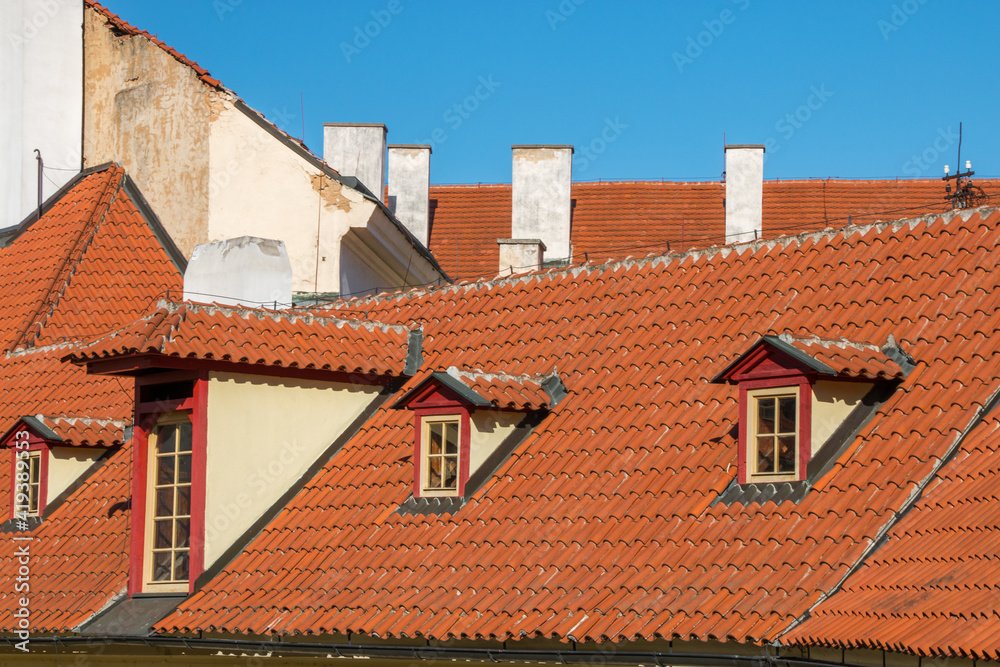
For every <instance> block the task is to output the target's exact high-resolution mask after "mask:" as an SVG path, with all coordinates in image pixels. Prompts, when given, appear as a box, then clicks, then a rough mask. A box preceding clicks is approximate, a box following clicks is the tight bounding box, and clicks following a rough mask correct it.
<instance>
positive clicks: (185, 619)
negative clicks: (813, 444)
mask: <svg viewBox="0 0 1000 667" xmlns="http://www.w3.org/2000/svg"><path fill="white" fill-rule="evenodd" d="M998 246H1000V211H987V212H986V213H984V214H980V213H972V214H963V215H954V216H951V215H949V216H946V217H944V218H933V217H931V218H928V219H924V220H918V221H914V222H911V223H906V224H899V225H895V224H887V225H876V226H867V227H852V228H849V229H847V230H844V231H841V232H828V233H813V234H804V235H801V236H797V237H792V238H787V239H783V240H779V241H770V242H758V243H754V244H747V245H742V246H735V247H727V248H724V249H719V250H707V251H699V252H693V253H675V254H672V255H667V256H664V257H659V258H652V259H646V260H640V261H630V262H621V263H617V264H610V265H607V266H601V267H595V266H584V267H572V268H569V269H565V270H559V271H551V272H544V273H539V274H531V275H527V276H522V277H517V278H511V279H506V280H498V281H493V282H479V283H472V284H468V285H461V286H453V287H447V288H441V289H436V290H428V291H419V290H418V291H411V292H407V293H403V294H398V295H391V296H383V297H378V298H371V299H365V300H357V301H347V302H343V303H341V304H338V305H335V306H334V307H332V309H331V310H332V311H333V312H336V313H337V314H338V315H340V316H344V317H353V316H359V315H360V314H361V313H368V314H369V316H371V317H375V318H376V319H378V320H380V321H386V322H397V323H400V324H404V325H408V324H410V323H411V322H414V321H421V322H422V323H423V327H424V331H425V335H426V341H425V348H424V358H425V361H424V366H423V368H424V369H445V368H448V367H450V366H452V365H454V366H456V367H459V368H503V369H504V370H505V372H507V373H509V374H511V375H540V374H543V373H547V372H550V371H551V369H552V368H553V367H556V368H558V369H559V374H560V377H563V378H564V381H565V385H566V387H567V388H568V390H569V395H568V396H567V397H566V398H565V399H564V400H563V401H562V402H561V403H560V404H559V405H558V406H557V407H556V408H555V409H554V410H553V411H552V412H551V414H549V415H548V417H546V419H545V420H544V421H543V422H542V423H541V424H540V425H539V426H538V427H537V428H536V429H535V431H534V432H533V434H532V435H531V436H529V437H528V438H527V439H526V440H525V441H524V442H523V443H522V444H521V446H520V447H519V448H518V449H517V450H516V451H515V452H514V453H513V455H512V456H511V457H510V459H509V460H508V461H507V462H506V463H504V464H503V465H502V466H501V468H500V469H499V470H498V471H497V473H496V474H495V475H494V476H493V478H492V480H491V481H490V482H488V483H487V484H486V485H485V486H484V487H483V488H482V489H481V490H480V491H479V492H478V493H477V494H476V496H475V497H473V498H471V499H470V500H469V501H468V502H467V504H465V506H464V507H462V508H461V510H459V511H458V512H457V513H456V514H454V515H449V514H444V515H437V514H431V515H419V514H404V513H398V512H395V510H396V509H397V508H398V507H399V506H400V503H402V502H404V501H405V500H406V499H407V498H408V497H409V494H410V489H411V486H412V475H413V472H412V462H411V456H412V452H413V449H412V448H413V444H412V433H411V429H412V425H411V421H410V420H409V419H408V418H407V415H406V414H405V413H403V411H397V410H391V409H389V408H383V409H380V410H379V411H378V412H377V413H376V414H375V415H374V416H373V417H372V418H371V419H370V420H369V422H368V423H367V424H366V425H365V426H364V427H363V428H362V430H361V432H360V433H359V434H358V435H357V436H356V437H354V438H353V439H352V440H351V441H350V442H348V443H347V444H346V445H345V446H344V447H343V448H342V449H341V450H340V451H339V452H338V454H337V455H336V456H335V457H334V458H333V459H332V460H331V461H330V462H329V463H328V464H327V465H326V466H325V467H324V469H323V470H322V471H321V472H320V473H319V474H318V475H317V476H316V477H315V478H314V479H312V480H311V481H310V482H309V483H308V484H307V485H306V487H305V488H304V489H303V491H302V492H301V493H300V494H299V495H298V496H297V497H296V498H295V499H294V500H292V501H291V502H290V503H289V504H288V505H287V507H286V508H285V509H284V510H283V511H282V512H281V513H280V514H279V515H278V516H277V518H276V519H275V520H274V521H273V522H272V523H271V524H270V525H269V526H267V527H266V528H265V529H264V530H263V531H262V533H261V534H260V535H259V536H258V537H257V538H256V539H254V540H253V541H252V542H251V544H250V545H249V546H248V547H247V548H246V549H245V550H244V552H243V553H242V554H241V555H239V556H238V557H236V558H235V560H234V561H233V562H232V563H231V564H229V565H228V566H227V567H226V568H225V569H224V570H223V571H222V572H221V573H220V574H219V575H218V576H216V577H215V578H214V579H213V580H212V581H210V582H209V583H207V584H206V585H205V587H204V588H203V589H201V590H200V591H199V592H197V593H196V594H195V595H194V596H192V597H191V598H189V599H188V600H186V601H185V602H184V603H183V604H182V605H181V606H180V608H179V609H178V611H177V612H175V613H174V614H172V615H170V616H169V617H168V618H166V619H165V620H164V621H162V622H161V623H159V624H158V626H157V629H158V631H160V632H164V633H173V632H180V633H190V632H199V631H205V630H211V631H213V632H223V633H251V634H270V633H276V634H288V635H298V634H324V633H363V634H368V635H372V636H378V637H423V638H432V639H441V640H447V639H449V638H453V637H470V638H482V639H496V640H506V639H510V638H517V637H521V636H543V637H553V638H559V639H563V640H575V641H588V640H594V641H605V640H623V639H654V638H660V637H665V638H685V639H702V640H709V639H720V640H735V641H751V642H769V641H774V640H776V639H777V638H779V637H780V636H781V635H782V634H783V633H784V632H785V631H786V630H787V629H788V628H789V627H791V626H793V625H794V624H795V623H796V622H797V620H798V619H799V618H800V617H801V616H802V615H803V614H805V613H806V612H807V611H808V610H809V609H810V608H812V607H814V606H815V605H817V603H820V602H821V601H822V600H823V599H824V598H825V596H826V595H827V594H828V593H830V592H831V591H834V590H835V589H836V587H837V586H838V584H839V583H840V582H841V581H842V580H843V579H844V578H845V577H846V576H848V575H849V574H850V572H851V570H852V568H854V567H855V566H856V564H857V563H858V562H860V561H861V560H862V559H863V558H864V557H865V556H866V554H867V553H868V551H869V550H870V549H871V547H872V545H873V544H875V543H876V542H877V541H878V540H879V538H880V537H881V536H882V535H883V534H884V533H885V532H886V531H889V530H892V528H893V526H894V525H896V522H897V520H898V518H899V513H900V512H901V511H902V510H903V509H904V508H905V507H906V506H907V504H908V503H910V502H912V500H913V498H915V497H917V496H919V494H920V493H921V491H922V490H923V489H924V486H925V485H926V483H927V482H928V481H929V480H931V479H932V473H933V471H934V469H935V467H936V465H937V464H938V462H940V461H942V460H946V457H947V455H948V452H949V451H950V449H951V447H952V446H953V445H954V443H955V441H956V438H958V437H959V435H960V434H961V432H962V431H963V429H964V428H965V426H966V425H967V423H968V420H969V415H970V414H971V413H973V412H974V411H975V410H977V409H979V408H980V407H981V406H983V405H985V404H986V402H987V400H988V399H989V397H990V396H991V395H992V394H993V392H994V391H996V389H997V388H998V387H1000V354H997V352H996V350H997V349H998V347H1000V346H998V345H997V342H998V341H1000V306H998V303H997V301H996V299H995V298H994V295H995V293H996V291H997V290H998V289H1000V283H998V281H1000V272H998V271H997V270H996V269H997V257H998V256H1000V255H998V249H1000V248H998ZM768 333H771V334H781V333H789V334H792V335H793V336H797V337H807V336H814V335H815V336H819V337H821V338H830V339H839V338H845V339H847V340H860V341H870V340H886V339H887V338H888V337H889V335H890V334H892V335H894V336H895V338H896V339H897V340H898V341H899V345H900V346H901V347H902V348H903V349H905V350H906V351H907V352H908V353H910V354H912V356H913V358H914V359H915V360H916V363H917V367H916V369H915V370H914V371H912V372H911V373H910V374H908V375H907V376H906V378H905V379H904V380H903V381H902V383H901V385H900V388H899V390H897V392H896V393H895V394H894V395H893V396H892V397H891V398H890V399H889V401H888V402H887V403H885V404H884V405H883V406H882V407H881V408H880V410H879V413H878V415H877V416H876V418H875V419H873V420H872V421H871V422H869V423H868V424H867V425H866V426H865V427H864V428H863V429H862V431H861V433H860V434H859V436H858V437H857V439H856V440H855V441H854V442H853V443H852V444H851V446H849V447H848V448H847V450H846V451H844V453H843V454H842V455H841V456H840V457H839V459H838V460H837V461H836V462H835V463H834V464H833V467H832V468H831V469H830V471H829V472H828V473H827V474H825V475H824V476H823V477H822V478H821V479H819V480H817V481H816V483H815V484H814V485H813V486H812V488H811V489H810V490H809V491H808V493H806V494H805V496H804V497H803V498H802V500H801V501H799V502H797V503H795V502H791V501H787V502H784V503H782V504H781V505H776V504H775V503H773V502H767V503H764V504H759V503H751V504H749V505H746V506H744V505H742V504H740V503H734V504H731V505H726V504H723V503H714V504H713V501H714V500H715V499H716V498H717V497H718V495H719V493H720V492H721V491H722V490H723V489H725V488H726V487H727V486H728V485H729V484H730V483H731V482H732V481H733V479H734V477H735V475H736V460H737V452H736V447H737V441H736V436H735V429H734V428H733V427H734V425H735V424H736V420H737V413H738V408H737V405H738V394H737V389H736V388H734V387H732V386H729V385H716V384H711V383H710V382H709V379H710V378H711V377H712V374H713V371H714V370H716V369H718V368H719V367H720V366H724V365H725V364H726V363H728V362H729V361H731V360H733V359H735V358H737V357H738V356H739V355H740V354H742V353H743V352H745V350H746V349H747V348H748V347H749V345H751V344H752V343H753V342H754V341H755V340H757V339H758V338H759V337H760V335H762V334H768ZM831 361H833V362H836V361H837V357H836V356H833V357H831ZM852 363H853V362H852ZM867 363H868V362H866V365H865V367H866V368H867V367H868V365H867ZM417 382H419V378H414V379H412V380H410V382H408V383H407V386H405V387H404V388H403V391H406V390H408V389H410V388H412V387H413V386H414V385H415V383H417ZM957 465H960V463H959V462H950V463H948V464H947V465H945V467H944V468H943V470H942V473H943V474H944V475H948V474H952V473H951V471H952V470H953V469H954V467H955V466H957ZM980 473H981V474H988V471H986V470H980ZM976 497H979V496H976ZM984 499H985V497H984ZM942 500H943V499H942ZM933 511H938V512H940V511H942V510H940V509H938V510H933ZM898 525H899V526H903V525H904V524H898ZM318 526H322V527H323V530H316V529H314V528H311V527H318ZM970 567H971V566H970ZM986 567H987V569H986V570H983V569H982V568H980V570H979V573H980V575H981V576H985V577H988V576H989V575H988V572H989V570H988V566H986ZM972 576H974V575H973V574H972V572H971V571H970V577H972ZM831 600H836V595H835V596H834V597H832V598H831ZM969 604H970V605H973V606H974V605H976V604H982V605H986V604H988V603H987V602H982V603H978V602H975V601H969ZM863 606H864V601H863V600H861V601H859V603H858V608H862V607H863ZM820 608H822V606H821V607H820ZM974 608H975V607H974ZM979 618H980V620H977V623H984V624H986V625H988V626H989V628H990V631H991V632H992V631H993V628H996V629H997V630H1000V619H998V618H997V617H996V616H995V615H994V616H992V617H990V618H989V619H987V620H983V617H979ZM950 623H952V622H951V621H949V622H947V623H944V624H942V625H941V626H940V627H941V628H942V630H943V631H942V632H941V633H936V632H935V627H934V626H928V625H925V626H924V628H925V631H924V632H925V633H926V634H927V635H928V636H929V637H930V639H929V640H927V641H929V642H936V644H937V645H939V646H942V647H943V646H951V645H952V644H950V643H949V642H951V641H952V637H953V634H952V633H950V627H951V626H950ZM803 627H807V626H803ZM830 632H831V636H836V628H834V629H832V630H831V631H830ZM995 634H996V633H994V635H995ZM982 636H983V635H980V637H982ZM990 636H993V635H990ZM979 641H980V642H981V641H982V640H981V639H980V640H979ZM955 646H958V644H955ZM956 650H962V651H966V652H974V651H979V650H982V647H980V646H978V645H975V644H972V643H967V644H962V645H961V646H960V647H959V648H958V649H956ZM982 654H983V655H990V656H993V657H996V656H997V655H1000V642H992V644H990V646H989V648H988V650H986V651H984V652H983V653H982Z"/></svg>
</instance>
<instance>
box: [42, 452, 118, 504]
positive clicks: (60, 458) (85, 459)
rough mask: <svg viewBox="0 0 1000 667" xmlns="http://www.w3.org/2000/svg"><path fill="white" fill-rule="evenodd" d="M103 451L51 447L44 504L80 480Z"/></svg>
mask: <svg viewBox="0 0 1000 667" xmlns="http://www.w3.org/2000/svg"><path fill="white" fill-rule="evenodd" d="M104 451H105V450H104V449H101V448H97V447H52V448H51V449H50V450H49V488H48V493H47V497H46V498H45V502H52V501H53V500H55V498H56V496H58V495H59V494H60V493H62V492H63V491H65V490H66V489H68V488H69V486H70V484H72V483H73V482H75V481H76V480H78V479H80V477H81V476H82V475H83V473H85V472H87V469H88V468H90V466H92V465H94V461H96V460H97V459H98V458H100V456H101V454H103V453H104Z"/></svg>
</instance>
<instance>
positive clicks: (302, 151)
mask: <svg viewBox="0 0 1000 667" xmlns="http://www.w3.org/2000/svg"><path fill="white" fill-rule="evenodd" d="M233 105H234V106H235V107H236V108H237V109H238V110H239V111H240V112H242V113H243V115H245V116H246V117H247V118H249V119H250V120H252V121H253V122H254V123H255V124H256V125H257V126H258V127H260V128H262V129H263V130H264V131H265V132H267V133H268V134H270V135H271V136H272V137H274V138H275V139H277V140H278V141H280V142H281V143H282V144H283V145H285V146H286V147H288V148H290V149H291V150H292V152H294V153H295V154H296V155H298V156H299V157H301V158H302V159H303V160H305V161H306V162H308V163H309V164H311V165H312V166H314V167H316V168H317V169H319V170H320V171H322V172H323V173H324V174H325V175H326V176H327V177H329V178H332V179H333V180H335V181H337V182H338V183H340V184H342V185H346V186H347V187H349V188H351V189H353V190H357V191H358V192H360V193H361V194H362V195H364V196H365V198H366V199H368V200H369V201H371V202H372V203H374V204H375V205H376V206H378V208H379V209H381V210H382V213H384V214H385V216H386V217H387V218H388V219H389V222H391V223H392V224H393V226H395V227H396V229H398V230H399V231H400V232H401V233H402V234H403V235H404V236H405V237H406V239H407V240H408V241H409V243H410V245H411V246H412V247H413V249H414V250H416V251H417V254H418V255H420V256H421V257H423V258H424V259H425V260H426V261H427V262H428V263H429V264H430V265H431V266H432V267H434V270H435V271H437V272H438V273H439V274H441V277H442V278H444V279H445V280H446V281H447V282H449V283H453V282H455V281H454V280H453V279H452V278H451V276H449V275H448V273H447V272H446V271H445V270H444V269H443V268H442V267H441V265H440V264H438V261H437V258H436V257H434V254H433V253H431V251H430V250H428V249H427V247H426V246H425V245H424V244H423V243H421V242H420V241H418V240H417V238H416V237H415V236H414V235H413V234H411V233H410V230H408V229H407V228H406V225H404V224H403V223H402V222H400V221H399V219H398V218H397V217H396V216H395V215H394V214H393V213H392V211H390V210H389V207H388V206H386V205H385V203H384V202H383V201H382V200H381V199H379V198H378V197H376V196H375V195H374V194H372V192H371V191H370V190H369V189H368V188H366V187H365V186H364V185H363V184H362V183H361V181H359V180H358V179H357V178H355V177H353V176H344V175H342V174H341V173H339V172H338V171H336V170H335V169H333V168H332V167H330V165H328V164H327V163H326V162H324V161H323V160H321V159H320V158H318V157H317V156H315V155H313V154H312V153H311V152H310V151H309V150H308V149H306V148H305V147H304V146H303V145H302V144H299V143H296V142H295V141H293V140H292V138H291V137H289V136H288V135H286V134H285V133H284V132H282V131H281V130H279V129H278V128H277V127H275V126H274V125H273V124H271V123H269V122H268V121H267V119H265V118H264V116H263V115H262V114H261V113H259V112H258V111H256V110H255V109H254V108H253V107H251V106H249V105H248V104H247V103H246V102H244V101H243V100H241V99H237V100H235V101H234V102H233Z"/></svg>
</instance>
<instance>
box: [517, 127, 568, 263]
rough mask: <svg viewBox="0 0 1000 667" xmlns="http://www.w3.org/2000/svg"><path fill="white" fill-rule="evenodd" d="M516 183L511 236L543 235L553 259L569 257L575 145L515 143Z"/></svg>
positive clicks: (521, 237)
mask: <svg viewBox="0 0 1000 667" xmlns="http://www.w3.org/2000/svg"><path fill="white" fill-rule="evenodd" d="M511 149H512V150H513V152H514V167H513V169H514V179H513V181H514V185H513V192H512V194H511V197H512V201H511V205H512V209H511V236H512V237H513V238H514V239H540V240H541V241H542V243H543V244H544V245H545V248H546V252H547V253H548V254H549V256H550V257H551V258H552V259H568V258H570V256H571V255H572V249H571V246H570V239H569V234H570V212H571V194H570V188H571V186H572V180H573V147H572V146H511Z"/></svg>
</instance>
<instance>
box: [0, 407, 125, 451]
mask: <svg viewBox="0 0 1000 667" xmlns="http://www.w3.org/2000/svg"><path fill="white" fill-rule="evenodd" d="M128 425H129V424H128V422H126V421H124V420H119V419H89V418H87V417H50V416H47V415H25V416H23V417H21V418H20V419H18V420H17V422H15V423H14V425H13V426H12V427H10V428H9V429H8V430H7V432H6V433H4V434H3V436H0V442H5V441H6V440H7V438H8V436H10V434H11V433H12V432H13V431H15V430H17V429H19V428H21V427H22V426H26V427H28V428H30V429H32V430H33V431H34V432H35V433H36V434H37V435H38V437H40V438H42V439H43V440H45V441H46V442H48V443H49V444H50V445H58V446H61V447H115V446H117V445H120V444H122V443H123V442H124V441H125V429H126V427H127V426H128Z"/></svg>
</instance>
